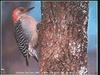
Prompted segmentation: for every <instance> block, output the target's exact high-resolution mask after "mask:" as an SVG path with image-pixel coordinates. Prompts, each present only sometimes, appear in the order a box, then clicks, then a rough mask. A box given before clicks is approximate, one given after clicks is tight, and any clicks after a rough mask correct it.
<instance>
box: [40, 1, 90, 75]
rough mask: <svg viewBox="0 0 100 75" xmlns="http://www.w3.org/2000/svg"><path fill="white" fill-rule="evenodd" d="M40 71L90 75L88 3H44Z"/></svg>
mask: <svg viewBox="0 0 100 75" xmlns="http://www.w3.org/2000/svg"><path fill="white" fill-rule="evenodd" d="M42 20H43V21H42V23H41V26H40V30H39V50H40V72H41V73H44V72H47V73H50V72H59V73H60V72H64V73H68V75H69V74H70V73H71V72H72V73H73V75H87V26H88V25H87V24H88V2H87V1H68V2H42Z"/></svg>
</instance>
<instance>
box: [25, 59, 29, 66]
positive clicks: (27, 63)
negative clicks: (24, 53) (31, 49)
mask: <svg viewBox="0 0 100 75" xmlns="http://www.w3.org/2000/svg"><path fill="white" fill-rule="evenodd" d="M25 59H26V65H27V66H29V62H28V57H26V58H25Z"/></svg>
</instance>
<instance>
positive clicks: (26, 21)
mask: <svg viewBox="0 0 100 75" xmlns="http://www.w3.org/2000/svg"><path fill="white" fill-rule="evenodd" d="M32 9H34V7H31V8H25V7H17V8H15V9H14V10H13V11H12V21H13V26H14V35H15V39H16V43H17V46H18V49H19V50H20V52H21V53H22V55H23V56H24V58H25V60H26V65H27V66H29V60H28V59H29V58H30V56H32V57H34V59H35V60H36V61H37V62H38V53H37V50H36V49H35V47H36V45H37V41H38V30H37V23H38V22H37V21H36V20H35V18H34V17H32V16H29V15H28V13H29V12H30V11H31V10H32Z"/></svg>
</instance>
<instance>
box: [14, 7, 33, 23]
mask: <svg viewBox="0 0 100 75" xmlns="http://www.w3.org/2000/svg"><path fill="white" fill-rule="evenodd" d="M33 8H34V7H32V8H24V7H18V8H15V9H14V10H13V12H12V18H13V22H14V23H15V22H17V21H18V20H19V18H20V17H21V16H22V15H23V14H26V13H28V12H29V11H31V10H32V9H33Z"/></svg>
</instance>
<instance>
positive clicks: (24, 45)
mask: <svg viewBox="0 0 100 75" xmlns="http://www.w3.org/2000/svg"><path fill="white" fill-rule="evenodd" d="M15 38H16V43H17V46H18V48H19V50H20V52H21V53H22V54H23V56H24V57H25V59H26V65H28V56H29V53H28V39H27V37H26V36H25V33H24V30H23V28H22V26H21V22H20V21H18V22H17V23H16V25H15Z"/></svg>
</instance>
